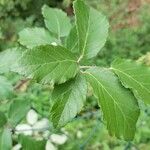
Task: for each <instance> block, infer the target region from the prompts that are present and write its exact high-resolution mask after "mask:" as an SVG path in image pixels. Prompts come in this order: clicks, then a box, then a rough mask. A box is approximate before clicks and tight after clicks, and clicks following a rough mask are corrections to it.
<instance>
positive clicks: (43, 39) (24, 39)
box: [19, 27, 57, 48]
mask: <svg viewBox="0 0 150 150" xmlns="http://www.w3.org/2000/svg"><path fill="white" fill-rule="evenodd" d="M19 42H20V43H21V44H22V45H24V46H26V47H27V48H33V47H35V46H40V45H46V44H51V43H52V42H57V41H56V39H55V38H54V37H52V35H50V33H49V32H48V31H47V30H45V29H44V28H39V27H35V28H25V29H23V30H22V31H21V32H20V33H19Z"/></svg>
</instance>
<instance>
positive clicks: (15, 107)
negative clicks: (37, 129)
mask: <svg viewBox="0 0 150 150" xmlns="http://www.w3.org/2000/svg"><path fill="white" fill-rule="evenodd" d="M30 107H31V106H30V102H29V101H28V100H14V101H13V102H12V104H11V105H10V108H9V112H8V118H9V122H10V123H11V124H12V125H14V126H16V125H17V124H18V123H19V122H20V121H21V120H22V119H23V118H24V117H25V116H26V114H27V112H28V111H29V110H30Z"/></svg>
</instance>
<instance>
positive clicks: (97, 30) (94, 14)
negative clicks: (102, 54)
mask: <svg viewBox="0 0 150 150" xmlns="http://www.w3.org/2000/svg"><path fill="white" fill-rule="evenodd" d="M74 11H75V18H76V27H77V32H78V38H79V50H80V53H81V56H80V57H81V58H82V57H85V58H92V57H95V56H96V55H97V53H98V52H99V51H100V49H101V48H102V47H103V46H104V44H105V42H106V38H107V35H108V27H109V24H108V21H107V19H106V17H105V16H103V15H102V14H101V13H100V12H98V11H97V10H95V9H93V8H90V7H88V6H87V5H86V4H85V3H84V2H83V1H82V0H76V1H75V2H74Z"/></svg>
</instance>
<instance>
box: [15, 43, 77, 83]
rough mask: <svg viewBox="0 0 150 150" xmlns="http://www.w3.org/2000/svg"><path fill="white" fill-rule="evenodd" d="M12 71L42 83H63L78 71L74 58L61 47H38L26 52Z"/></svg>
mask: <svg viewBox="0 0 150 150" xmlns="http://www.w3.org/2000/svg"><path fill="white" fill-rule="evenodd" d="M18 63H19V66H16V68H14V71H16V72H18V73H20V74H24V75H26V76H27V77H29V78H35V79H36V80H38V81H41V82H42V83H50V84H53V83H63V82H65V81H67V80H68V79H70V78H73V77H74V76H75V75H76V73H77V72H78V71H79V66H78V64H77V62H76V57H75V56H74V54H72V53H71V52H70V51H68V50H67V49H65V48H63V47H61V46H52V45H46V46H39V47H36V48H34V49H31V50H27V51H26V52H25V53H24V54H23V56H22V57H21V59H20V61H19V62H18Z"/></svg>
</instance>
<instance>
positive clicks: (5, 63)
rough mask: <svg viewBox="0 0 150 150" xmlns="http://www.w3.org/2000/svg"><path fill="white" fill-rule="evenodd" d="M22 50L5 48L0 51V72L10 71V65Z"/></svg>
mask: <svg viewBox="0 0 150 150" xmlns="http://www.w3.org/2000/svg"><path fill="white" fill-rule="evenodd" d="M21 52H22V50H21V49H20V48H17V47H16V48H11V49H7V50H5V51H3V52H1V53H0V74H2V73H7V72H9V71H10V69H11V67H12V65H13V64H14V63H15V62H16V60H17V59H18V58H19V56H20V54H21Z"/></svg>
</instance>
